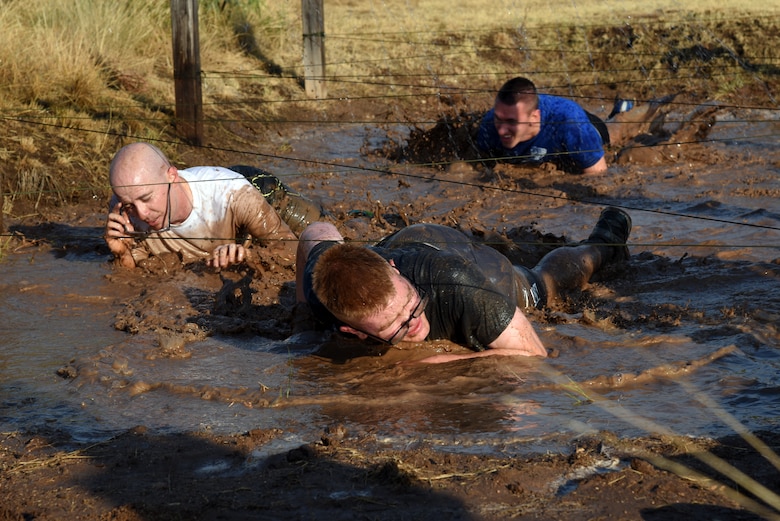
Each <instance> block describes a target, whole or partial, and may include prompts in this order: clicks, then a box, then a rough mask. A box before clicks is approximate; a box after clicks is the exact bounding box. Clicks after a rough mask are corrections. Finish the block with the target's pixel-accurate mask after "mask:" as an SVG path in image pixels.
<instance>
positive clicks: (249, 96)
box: [0, 0, 778, 212]
mask: <svg viewBox="0 0 780 521" xmlns="http://www.w3.org/2000/svg"><path fill="white" fill-rule="evenodd" d="M633 4H634V3H633V2H628V1H627V0H613V1H611V2H584V3H583V2H577V3H564V4H562V5H556V6H555V7H554V8H550V7H549V3H547V2H541V1H539V0H534V1H532V2H525V3H523V4H522V6H523V7H522V8H521V7H518V6H519V5H520V4H517V3H516V2H513V1H509V0H504V1H503V2H499V3H498V4H496V3H495V2H492V3H490V4H487V3H486V2H484V0H461V1H459V2H457V3H456V5H452V3H450V2H444V1H443V0H416V1H414V0H405V1H400V0H397V1H383V2H378V1H370V2H353V1H349V0H333V1H329V2H327V5H326V7H325V21H326V56H327V63H328V65H327V69H326V71H327V76H328V78H329V82H328V93H329V97H330V98H335V99H344V98H351V99H354V98H358V97H370V96H380V97H387V98H386V99H384V100H382V99H378V100H377V102H376V103H377V105H378V107H377V110H378V111H379V110H383V107H384V108H387V107H389V109H390V110H391V111H392V110H393V109H394V108H396V107H397V106H399V104H402V103H409V104H415V103H417V104H419V103H425V104H426V105H427V107H429V108H430V107H441V109H442V110H446V109H447V107H446V105H445V104H442V96H443V95H445V96H446V95H447V94H451V93H455V94H457V95H459V96H462V97H463V98H464V100H465V102H466V103H469V104H470V105H472V106H474V107H476V108H480V107H484V106H486V105H487V104H489V102H490V100H491V98H492V93H493V92H494V90H495V88H496V87H497V86H498V85H500V83H502V82H503V81H504V80H505V79H506V78H507V77H510V76H512V75H518V74H525V75H530V76H532V77H533V78H534V79H535V81H536V82H537V84H538V85H539V86H540V87H542V88H544V89H545V90H548V91H550V92H555V93H560V94H564V95H569V96H579V97H581V99H582V100H583V101H584V102H589V101H590V102H593V103H599V102H603V101H604V100H605V99H611V97H613V96H614V95H616V94H617V93H623V92H628V93H629V94H631V95H632V96H634V97H639V98H641V97H645V96H652V95H655V94H656V93H657V92H658V91H661V92H662V93H666V92H668V91H669V90H671V89H686V90H687V91H694V92H696V91H701V92H704V91H712V92H714V94H715V95H717V96H719V97H721V98H727V97H728V96H730V95H734V94H735V93H736V92H738V91H739V90H740V89H743V88H749V87H750V86H754V85H755V84H756V82H757V81H758V80H757V78H756V75H757V74H756V71H755V70H748V69H747V68H746V67H743V66H741V65H740V62H739V57H740V56H741V57H744V61H749V60H754V61H759V62H764V61H771V60H772V59H774V57H773V53H774V52H775V51H774V49H773V48H771V47H768V46H766V45H765V43H766V39H767V37H771V36H772V35H775V36H776V33H777V24H776V22H775V21H774V19H773V18H772V15H776V14H777V12H778V9H777V8H775V9H774V11H772V9H771V8H767V6H766V4H756V5H755V6H754V7H753V8H752V11H753V12H756V13H760V19H759V22H760V23H759V26H758V27H756V26H755V16H746V17H745V15H744V14H743V13H745V12H750V11H751V9H750V8H751V6H750V5H745V4H744V3H742V2H740V3H737V2H734V1H732V0H727V1H726V2H725V3H721V4H719V9H718V11H717V13H715V12H713V11H709V10H708V8H707V7H706V5H705V3H704V2H703V1H702V2H699V3H698V4H700V5H698V4H696V3H694V5H693V6H686V11H680V10H678V9H677V7H676V4H675V3H672V2H671V1H661V0H659V1H656V2H654V3H653V4H652V5H650V6H643V9H644V10H645V11H644V12H636V7H635V5H633ZM299 10H300V4H298V3H297V2H269V1H267V0H208V1H203V2H200V10H199V18H200V51H201V63H202V68H203V96H204V107H205V108H204V113H205V118H206V120H207V121H206V122H205V127H206V132H207V133H209V134H210V135H211V136H216V137H219V136H222V138H221V139H222V140H223V141H224V142H229V138H225V137H224V135H225V134H226V133H227V132H229V131H228V130H226V124H225V122H226V121H255V122H262V121H266V120H268V119H270V118H275V117H282V118H284V116H279V114H288V113H289V114H304V115H306V114H312V113H313V114H315V115H318V116H317V117H319V118H320V119H324V118H327V113H328V112H329V111H330V110H331V109H332V108H334V107H335V106H336V104H334V103H332V102H323V101H321V102H317V101H309V100H306V98H305V95H304V93H303V90H302V86H301V78H300V75H301V73H302V65H301V36H300V31H301V17H300V12H299ZM724 24H725V25H724ZM761 24H764V25H765V27H762V26H761ZM0 29H1V30H0V63H2V64H3V67H0V90H1V91H2V96H0V111H2V114H3V120H2V121H3V122H2V125H3V132H2V133H0V156H1V157H2V158H3V164H2V166H0V168H2V169H3V171H4V174H5V175H4V184H3V186H2V191H3V193H4V195H5V197H6V198H8V197H10V198H11V199H12V201H13V203H14V205H11V206H12V207H18V206H19V203H21V202H24V201H27V202H29V203H31V204H33V205H35V208H34V210H37V209H38V208H39V207H41V206H42V205H52V204H55V205H56V204H68V203H78V202H82V201H85V200H90V199H91V198H100V199H105V198H107V196H108V186H107V182H106V171H107V167H108V162H109V161H110V158H111V156H112V154H113V153H114V152H115V150H117V149H118V148H119V147H120V146H122V145H123V144H125V143H126V142H128V141H130V140H138V139H147V140H155V141H157V142H158V144H159V145H160V146H161V147H162V148H163V149H164V150H165V151H166V152H167V153H169V154H170V155H171V156H172V157H173V158H174V160H176V159H177V157H178V155H179V153H180V152H181V149H180V148H179V147H177V146H176V144H177V143H178V142H179V138H178V136H177V135H176V131H175V125H174V120H173V116H174V108H173V107H174V102H175V100H174V92H173V81H172V76H173V72H172V58H171V41H170V38H171V36H170V35H171V28H170V13H169V4H168V3H165V2H162V3H160V2H152V1H151V0H138V1H133V2H122V3H120V4H117V3H115V2H106V1H105V0H73V1H71V2H66V3H63V2H59V1H57V0H29V1H28V2H18V1H11V2H6V3H4V6H3V10H2V11H0ZM694 44H698V45H701V46H703V47H705V48H707V49H713V50H715V51H716V55H714V56H712V57H709V58H706V59H702V58H701V56H698V57H697V56H695V55H693V54H695V53H693V51H691V48H692V46H693V45H694ZM721 50H722V51H723V52H721ZM686 53H687V54H686ZM692 53H693V54H692ZM718 53H720V54H718ZM729 53H731V54H729ZM737 55H738V56H737ZM664 60H666V61H667V62H668V63H666V65H665V66H664ZM742 65H744V63H743V64H742ZM670 67H674V68H676V72H675V73H674V74H672V75H670V74H669V68H670ZM347 117H348V116H347ZM303 119H308V118H306V117H304V118H303ZM285 128H290V127H285ZM5 206H7V205H5ZM26 211H29V209H28V208H26V209H25V212H26Z"/></svg>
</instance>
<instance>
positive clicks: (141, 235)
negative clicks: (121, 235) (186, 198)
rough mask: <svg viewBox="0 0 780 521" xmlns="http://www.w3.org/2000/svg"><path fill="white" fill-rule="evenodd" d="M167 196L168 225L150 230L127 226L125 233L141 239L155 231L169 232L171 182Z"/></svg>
mask: <svg viewBox="0 0 780 521" xmlns="http://www.w3.org/2000/svg"><path fill="white" fill-rule="evenodd" d="M166 197H167V199H168V201H167V206H166V208H165V213H166V214H167V215H168V226H166V227H164V228H160V229H159V230H152V229H149V230H144V231H139V230H128V229H127V227H125V235H126V236H127V237H130V238H132V239H136V240H139V241H140V240H143V239H146V238H147V237H149V236H150V235H151V234H153V233H162V232H167V231H168V230H170V229H171V183H168V195H167V196H166Z"/></svg>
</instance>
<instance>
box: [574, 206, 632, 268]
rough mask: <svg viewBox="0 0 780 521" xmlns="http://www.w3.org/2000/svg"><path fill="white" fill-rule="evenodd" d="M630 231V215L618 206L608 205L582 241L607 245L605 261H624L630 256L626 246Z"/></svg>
mask: <svg viewBox="0 0 780 521" xmlns="http://www.w3.org/2000/svg"><path fill="white" fill-rule="evenodd" d="M630 233H631V217H630V216H629V215H628V214H627V213H626V212H624V211H623V210H621V209H620V208H615V207H614V206H610V207H608V208H605V209H604V210H602V211H601V215H600V216H599V220H598V222H597V223H596V227H595V228H593V231H592V232H591V234H590V236H589V237H588V238H587V240H585V241H584V242H585V244H598V245H601V246H607V248H606V249H607V251H608V252H609V253H608V255H607V256H606V258H605V263H615V262H625V261H627V260H628V259H629V257H630V256H631V254H630V253H629V251H628V246H626V241H627V240H628V234H630Z"/></svg>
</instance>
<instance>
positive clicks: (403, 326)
mask: <svg viewBox="0 0 780 521" xmlns="http://www.w3.org/2000/svg"><path fill="white" fill-rule="evenodd" d="M392 279H393V285H394V286H395V295H394V296H393V297H392V298H391V299H390V301H389V302H388V303H387V306H386V307H385V308H384V309H383V310H382V311H380V312H379V313H375V314H374V315H371V316H370V317H367V318H365V319H363V320H361V321H360V322H359V323H354V324H353V328H354V330H353V331H351V332H352V333H355V334H357V335H358V336H361V333H363V335H368V336H372V337H374V338H377V339H380V340H383V341H385V342H391V343H393V344H395V343H397V342H400V341H404V342H422V341H423V340H425V338H426V337H427V336H428V333H429V332H430V329H431V326H430V323H429V322H428V318H427V317H426V316H425V313H424V311H425V304H426V302H427V298H425V296H424V295H421V294H420V292H418V291H417V289H416V288H415V287H414V286H413V285H412V283H411V282H410V281H409V279H407V278H406V277H404V276H402V275H401V274H400V273H398V271H397V270H395V269H393V276H392Z"/></svg>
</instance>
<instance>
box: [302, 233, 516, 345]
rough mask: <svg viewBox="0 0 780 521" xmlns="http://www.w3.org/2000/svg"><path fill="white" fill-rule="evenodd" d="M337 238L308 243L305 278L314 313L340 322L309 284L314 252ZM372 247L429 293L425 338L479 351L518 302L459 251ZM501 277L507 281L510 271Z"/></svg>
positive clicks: (408, 245) (506, 321)
mask: <svg viewBox="0 0 780 521" xmlns="http://www.w3.org/2000/svg"><path fill="white" fill-rule="evenodd" d="M335 244H337V243H335V242H323V243H320V244H318V245H317V246H315V247H314V248H313V249H312V251H311V253H310V255H309V258H308V260H307V264H306V270H305V272H304V282H303V284H304V293H305V295H306V299H307V301H308V303H309V305H310V306H311V308H312V311H313V312H314V314H315V316H317V317H318V318H319V319H320V320H322V321H324V322H326V323H330V324H333V325H338V324H340V322H339V321H338V320H337V319H336V318H335V317H333V315H331V314H330V312H328V310H327V309H326V308H325V307H324V306H323V305H322V303H321V302H320V301H319V299H318V298H317V296H316V294H315V293H314V291H313V290H312V277H311V274H312V271H313V269H314V265H315V264H316V262H317V258H318V257H319V256H320V255H321V254H322V253H323V252H324V251H325V250H327V249H328V248H330V247H332V246H333V245H335ZM371 248H372V249H373V250H374V251H376V252H377V253H378V254H379V255H380V256H382V257H383V258H385V259H387V260H391V259H392V260H393V261H394V263H395V267H396V268H397V269H398V271H399V272H400V273H401V274H402V275H403V276H404V277H406V278H407V279H409V280H410V281H411V282H412V284H413V285H415V286H416V287H418V288H420V289H422V290H423V291H424V292H425V293H426V294H427V295H428V296H429V298H430V300H429V302H428V305H427V306H426V308H425V315H426V317H427V318H428V322H429V323H430V328H431V330H430V333H429V334H428V337H427V338H426V340H436V339H447V340H451V341H452V342H455V343H457V344H460V345H465V346H467V347H470V348H471V349H474V350H477V351H482V350H483V349H485V348H486V347H487V345H488V344H490V343H491V342H493V341H494V340H495V339H496V338H498V336H499V335H500V334H501V333H502V332H503V331H504V330H505V329H506V328H507V326H508V325H509V323H510V322H511V320H512V317H513V316H514V312H515V308H516V300H515V298H514V297H513V296H512V295H513V293H514V288H513V287H512V285H511V284H509V283H507V284H504V285H503V286H504V287H501V284H500V281H494V280H490V278H488V276H487V275H486V274H485V272H484V271H483V267H481V266H480V265H479V264H477V263H475V262H473V261H472V260H470V259H467V258H465V257H464V256H463V255H461V254H460V253H458V252H454V251H448V250H446V249H443V248H442V249H439V248H437V247H434V246H431V245H428V244H422V243H419V244H414V243H405V244H398V245H393V247H392V248H384V247H377V246H374V247H371ZM504 279H505V280H507V282H508V281H511V277H510V278H506V277H505V278H504Z"/></svg>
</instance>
